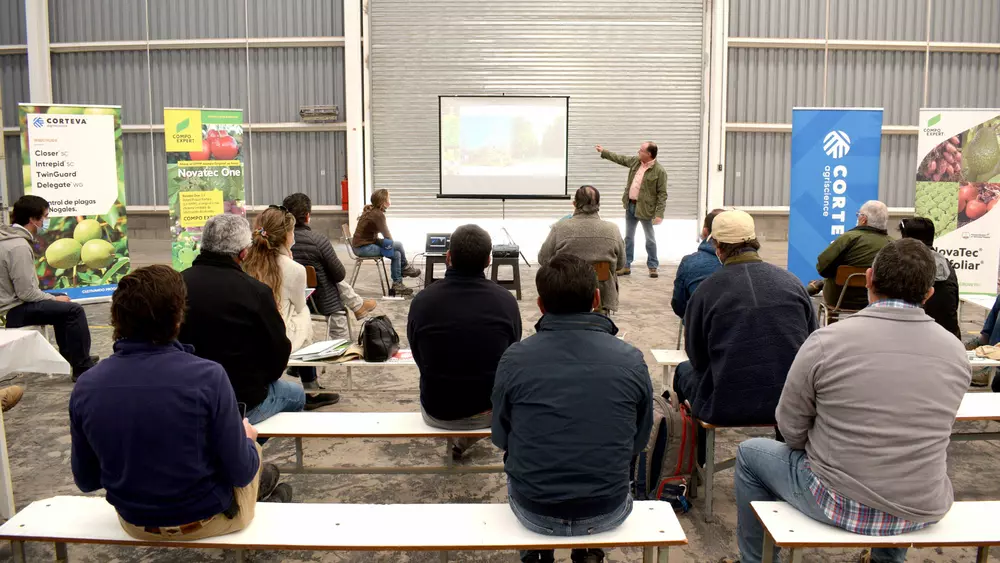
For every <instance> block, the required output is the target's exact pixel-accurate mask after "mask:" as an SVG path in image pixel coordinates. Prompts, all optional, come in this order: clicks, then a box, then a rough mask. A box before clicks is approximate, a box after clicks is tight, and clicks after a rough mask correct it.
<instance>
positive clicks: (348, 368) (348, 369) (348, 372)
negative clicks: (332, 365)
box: [347, 366, 353, 391]
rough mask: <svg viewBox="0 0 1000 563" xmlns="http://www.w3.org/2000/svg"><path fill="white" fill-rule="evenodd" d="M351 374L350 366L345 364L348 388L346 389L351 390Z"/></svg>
mask: <svg viewBox="0 0 1000 563" xmlns="http://www.w3.org/2000/svg"><path fill="white" fill-rule="evenodd" d="M351 375H353V374H352V373H351V366H347V390H348V391H350V390H351V387H352V385H353V382H352V380H351Z"/></svg>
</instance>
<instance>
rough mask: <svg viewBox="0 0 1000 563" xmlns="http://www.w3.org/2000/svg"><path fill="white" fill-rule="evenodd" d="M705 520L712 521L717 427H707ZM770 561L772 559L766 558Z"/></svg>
mask: <svg viewBox="0 0 1000 563" xmlns="http://www.w3.org/2000/svg"><path fill="white" fill-rule="evenodd" d="M704 481H705V521H706V522H711V521H712V493H713V490H712V489H713V488H714V487H713V486H712V485H713V484H714V483H715V429H714V428H706V429H705V473H704ZM764 561H770V559H764Z"/></svg>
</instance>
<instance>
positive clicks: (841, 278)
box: [819, 266, 868, 326]
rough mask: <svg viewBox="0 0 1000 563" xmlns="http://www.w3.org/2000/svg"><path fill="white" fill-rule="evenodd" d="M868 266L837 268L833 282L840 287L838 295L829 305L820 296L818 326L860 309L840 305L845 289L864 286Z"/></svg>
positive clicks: (845, 292)
mask: <svg viewBox="0 0 1000 563" xmlns="http://www.w3.org/2000/svg"><path fill="white" fill-rule="evenodd" d="M866 271H868V268H855V267H854V266H840V267H839V268H837V277H836V278H835V280H834V281H835V283H836V284H837V286H838V287H840V288H841V289H840V297H838V298H837V304H836V305H835V306H833V307H830V306H829V305H827V304H826V301H824V300H823V299H822V298H820V304H819V313H820V314H819V319H820V326H826V325H828V324H830V323H831V322H836V321H837V320H839V319H840V318H841V317H847V316H850V315H853V314H854V313H857V312H858V311H859V310H860V309H844V308H842V307H841V306H840V305H841V303H843V302H844V295H846V294H847V289H848V288H851V287H865V286H866V285H867V283H866V281H865V272H866Z"/></svg>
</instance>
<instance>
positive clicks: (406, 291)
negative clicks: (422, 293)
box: [392, 280, 413, 296]
mask: <svg viewBox="0 0 1000 563" xmlns="http://www.w3.org/2000/svg"><path fill="white" fill-rule="evenodd" d="M392 290H393V291H394V292H395V293H396V295H399V296H406V295H413V290H412V289H410V288H408V287H406V286H405V285H403V281H402V280H400V281H396V282H392Z"/></svg>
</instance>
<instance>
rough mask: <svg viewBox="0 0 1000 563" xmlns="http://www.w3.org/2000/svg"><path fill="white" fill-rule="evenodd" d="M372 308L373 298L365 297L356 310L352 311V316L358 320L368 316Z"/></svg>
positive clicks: (373, 306) (373, 305)
mask: <svg viewBox="0 0 1000 563" xmlns="http://www.w3.org/2000/svg"><path fill="white" fill-rule="evenodd" d="M373 310H375V300H374V299H365V300H364V302H363V303H362V304H361V306H360V307H358V310H357V311H354V318H355V319H358V320H359V321H360V320H361V319H363V318H365V317H366V316H368V313H371V312H372V311H373Z"/></svg>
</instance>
